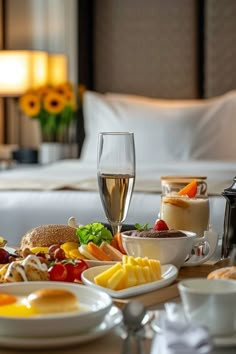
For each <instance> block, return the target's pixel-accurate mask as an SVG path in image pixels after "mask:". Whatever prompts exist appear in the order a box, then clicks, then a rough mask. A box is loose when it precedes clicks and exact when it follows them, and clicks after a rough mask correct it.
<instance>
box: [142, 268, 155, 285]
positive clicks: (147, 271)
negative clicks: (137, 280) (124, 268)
mask: <svg viewBox="0 0 236 354" xmlns="http://www.w3.org/2000/svg"><path fill="white" fill-rule="evenodd" d="M143 275H144V277H145V280H146V283H150V282H152V281H154V280H155V277H154V276H153V273H152V271H151V269H150V267H148V266H144V267H143Z"/></svg>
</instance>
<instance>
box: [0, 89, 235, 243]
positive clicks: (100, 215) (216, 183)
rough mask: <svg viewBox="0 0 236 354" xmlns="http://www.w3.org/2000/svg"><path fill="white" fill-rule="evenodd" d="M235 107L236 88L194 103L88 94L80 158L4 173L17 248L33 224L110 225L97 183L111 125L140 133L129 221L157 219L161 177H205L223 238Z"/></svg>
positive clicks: (2, 196)
mask: <svg viewBox="0 0 236 354" xmlns="http://www.w3.org/2000/svg"><path fill="white" fill-rule="evenodd" d="M235 110H236V92H235V91H232V92H229V93H227V94H225V95H222V96H219V97H215V98H213V99H205V100H191V101H189V100H186V101H185V100H171V101H170V100H164V99H162V100H159V99H151V98H147V97H141V96H130V95H121V94H114V93H107V94H101V93H97V92H93V91H87V92H86V94H85V97H84V115H85V130H86V138H85V142H84V146H83V150H82V153H81V157H80V159H68V160H61V161H58V162H55V163H53V164H50V165H42V166H41V165H32V166H26V167H24V166H21V168H15V169H12V170H8V171H3V172H1V173H0V215H1V221H0V234H1V235H3V236H4V237H5V238H7V239H8V240H9V244H11V245H17V244H18V243H19V240H20V238H21V236H22V235H23V234H24V233H25V232H26V231H27V230H29V229H30V228H32V227H35V226H38V225H41V224H48V223H67V221H68V219H69V217H71V216H74V217H75V218H76V221H77V222H78V223H82V224H86V223H89V222H93V221H102V222H106V221H107V220H106V218H105V215H104V212H103V209H102V205H101V202H100V198H99V193H98V188H97V181H96V144H97V134H98V132H99V131H102V130H105V131H110V130H111V131H133V132H134V136H135V147H136V183H135V190H134V194H133V197H132V200H131V205H130V209H129V212H128V216H127V219H126V221H125V222H126V223H128V224H134V223H141V224H144V223H149V225H152V224H153V223H154V222H155V220H156V218H157V217H158V213H159V209H160V196H161V176H163V175H205V176H207V183H208V194H209V197H210V223H211V225H212V226H213V228H214V229H215V230H216V231H217V233H218V234H219V236H222V233H223V221H224V211H225V198H224V197H223V196H222V192H223V190H224V189H225V188H227V187H229V186H230V185H231V184H232V181H233V178H234V176H235V171H236V159H234V152H235V151H236V146H235V145H236V141H235V139H234V131H235V124H236V123H235V122H234V121H235ZM222 116H223V117H224V120H222ZM222 122H223V123H222ZM229 126H231V127H232V129H230V130H229V129H228V127H229Z"/></svg>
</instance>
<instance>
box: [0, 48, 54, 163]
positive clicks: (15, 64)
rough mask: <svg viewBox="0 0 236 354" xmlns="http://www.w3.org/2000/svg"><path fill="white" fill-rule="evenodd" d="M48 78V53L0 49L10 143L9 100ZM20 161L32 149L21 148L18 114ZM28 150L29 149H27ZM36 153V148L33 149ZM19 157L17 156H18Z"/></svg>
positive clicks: (1, 87)
mask: <svg viewBox="0 0 236 354" xmlns="http://www.w3.org/2000/svg"><path fill="white" fill-rule="evenodd" d="M47 80H48V53H46V52H43V51H30V50H1V51H0V97H1V98H2V99H3V114H4V117H3V122H4V131H5V140H6V142H7V143H8V129H7V124H6V123H7V102H6V100H7V99H8V98H17V97H19V96H20V95H22V94H23V93H24V92H25V91H27V90H28V89H32V88H37V87H39V86H42V85H45V84H46V83H47ZM18 122H19V123H18V145H19V151H18V152H17V153H18V154H17V155H18V161H19V162H24V161H21V160H22V158H23V155H24V154H25V153H26V154H28V153H29V151H30V150H31V152H32V149H21V145H22V144H21V122H20V113H19V114H18ZM26 150H27V151H26ZM33 152H34V154H35V150H34V151H33ZM16 157H17V156H16Z"/></svg>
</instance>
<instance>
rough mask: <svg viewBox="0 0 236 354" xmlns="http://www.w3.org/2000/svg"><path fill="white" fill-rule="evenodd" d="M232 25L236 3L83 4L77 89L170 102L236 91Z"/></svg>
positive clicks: (120, 0) (101, 0)
mask: <svg viewBox="0 0 236 354" xmlns="http://www.w3.org/2000/svg"><path fill="white" fill-rule="evenodd" d="M235 18H236V1H235V0H178V1H176V0H147V1H143V0H93V1H88V0H80V1H79V81H80V82H81V83H84V84H86V86H87V88H88V89H89V90H93V91H97V92H100V93H105V92H114V93H123V94H133V95H142V96H146V97H152V98H168V99H193V98H210V97H215V96H219V95H222V94H224V93H226V92H228V91H231V90H235V89H236V21H235ZM80 123H81V124H82V121H81V122H80ZM78 131H79V143H80V144H81V142H82V141H83V137H84V130H83V126H80V127H79V130H78Z"/></svg>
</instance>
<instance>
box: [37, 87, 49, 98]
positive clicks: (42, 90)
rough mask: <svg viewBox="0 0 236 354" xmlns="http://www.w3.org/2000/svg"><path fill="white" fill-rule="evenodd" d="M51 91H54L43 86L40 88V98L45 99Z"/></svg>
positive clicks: (38, 91)
mask: <svg viewBox="0 0 236 354" xmlns="http://www.w3.org/2000/svg"><path fill="white" fill-rule="evenodd" d="M51 91H52V87H51V86H42V87H39V88H38V90H37V93H38V95H39V96H40V98H44V97H45V96H47V94H48V93H49V92H51Z"/></svg>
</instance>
